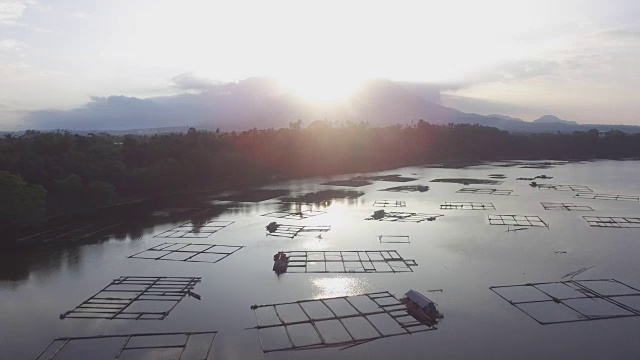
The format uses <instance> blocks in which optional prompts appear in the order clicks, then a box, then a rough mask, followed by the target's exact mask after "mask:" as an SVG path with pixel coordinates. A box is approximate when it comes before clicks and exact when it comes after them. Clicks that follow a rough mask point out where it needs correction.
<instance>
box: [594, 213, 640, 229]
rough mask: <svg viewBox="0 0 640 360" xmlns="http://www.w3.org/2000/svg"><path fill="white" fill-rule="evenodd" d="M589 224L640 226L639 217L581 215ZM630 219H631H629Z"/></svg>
mask: <svg viewBox="0 0 640 360" xmlns="http://www.w3.org/2000/svg"><path fill="white" fill-rule="evenodd" d="M582 218H583V219H585V220H586V221H587V222H588V223H589V226H591V227H601V228H614V229H637V228H640V217H624V216H583V217H582ZM630 220H631V221H630Z"/></svg>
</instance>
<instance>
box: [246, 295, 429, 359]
mask: <svg viewBox="0 0 640 360" xmlns="http://www.w3.org/2000/svg"><path fill="white" fill-rule="evenodd" d="M251 309H253V311H254V312H255V316H256V322H257V326H256V327H255V328H253V329H257V331H258V337H259V338H260V345H261V347H262V351H263V352H265V353H268V352H274V351H288V350H310V349H321V348H330V347H341V348H343V349H346V348H350V347H352V346H357V345H360V344H364V343H366V342H370V341H374V340H378V339H383V338H388V337H394V336H399V335H410V334H415V333H419V332H424V331H430V330H436V327H435V326H429V325H426V324H424V323H422V322H420V321H418V320H416V319H415V318H414V317H413V316H411V315H410V314H409V312H408V310H407V307H406V306H405V305H404V304H403V303H402V302H401V301H400V300H399V299H398V298H396V297H395V296H394V295H392V294H391V293H389V292H388V291H382V292H375V293H367V294H362V295H356V296H340V297H333V298H324V299H315V300H301V301H295V302H288V303H279V304H269V305H254V306H252V307H251Z"/></svg>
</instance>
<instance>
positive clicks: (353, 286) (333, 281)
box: [312, 276, 367, 299]
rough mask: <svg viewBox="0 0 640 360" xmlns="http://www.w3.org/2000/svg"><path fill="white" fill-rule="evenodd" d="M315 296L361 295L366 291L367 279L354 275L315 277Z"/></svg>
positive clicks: (318, 297) (317, 297)
mask: <svg viewBox="0 0 640 360" xmlns="http://www.w3.org/2000/svg"><path fill="white" fill-rule="evenodd" d="M312 282H313V285H314V287H315V289H314V293H313V298H314V299H321V298H328V297H337V296H353V295H360V294H363V293H364V292H365V288H366V284H367V281H366V280H365V279H359V278H353V277H343V276H338V277H325V278H320V279H314V280H313V281H312Z"/></svg>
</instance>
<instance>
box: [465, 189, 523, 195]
mask: <svg viewBox="0 0 640 360" xmlns="http://www.w3.org/2000/svg"><path fill="white" fill-rule="evenodd" d="M456 192H457V193H459V194H478V195H502V196H509V195H511V193H512V192H513V190H500V189H491V188H462V189H460V190H458V191H456Z"/></svg>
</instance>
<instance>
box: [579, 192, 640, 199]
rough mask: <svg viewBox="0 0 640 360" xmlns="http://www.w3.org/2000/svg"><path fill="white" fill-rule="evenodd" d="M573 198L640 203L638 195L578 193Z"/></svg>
mask: <svg viewBox="0 0 640 360" xmlns="http://www.w3.org/2000/svg"><path fill="white" fill-rule="evenodd" d="M573 197H575V198H582V199H589V200H616V201H640V196H637V195H618V194H595V193H577V194H575V195H574V196H573Z"/></svg>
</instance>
